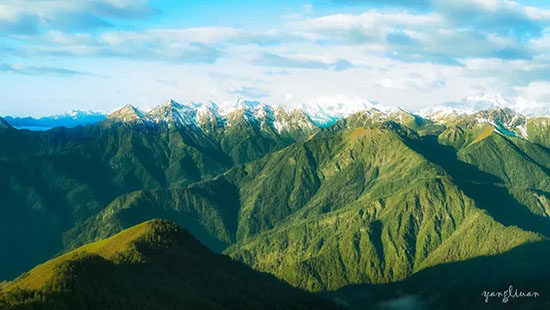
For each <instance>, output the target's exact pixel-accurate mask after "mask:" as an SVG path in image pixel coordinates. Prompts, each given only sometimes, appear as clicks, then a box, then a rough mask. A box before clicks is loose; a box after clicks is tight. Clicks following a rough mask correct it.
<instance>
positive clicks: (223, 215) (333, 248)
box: [66, 114, 549, 291]
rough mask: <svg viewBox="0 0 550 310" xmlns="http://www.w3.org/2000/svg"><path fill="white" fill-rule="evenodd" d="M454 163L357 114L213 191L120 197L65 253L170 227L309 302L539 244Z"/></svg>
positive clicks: (499, 187)
mask: <svg viewBox="0 0 550 310" xmlns="http://www.w3.org/2000/svg"><path fill="white" fill-rule="evenodd" d="M466 130H467V129H466ZM501 138H502V137H501V136H495V139H501ZM488 139H493V138H492V137H491V138H488ZM488 141H490V140H487V142H488ZM484 145H485V144H484V142H483V141H481V142H479V143H476V144H474V145H472V146H471V147H472V148H474V147H478V146H479V147H484ZM460 152H462V151H460ZM514 152H516V151H514ZM516 153H517V152H516ZM516 153H510V156H516V155H517V154H516ZM459 154H461V153H458V154H457V150H456V149H454V148H453V147H450V146H445V145H444V144H440V143H438V142H437V140H435V137H434V136H431V135H426V136H424V137H421V136H419V135H418V134H416V133H415V132H414V131H412V130H411V129H409V128H407V127H404V126H401V125H399V124H397V123H394V122H383V123H380V122H378V121H372V118H370V117H368V116H366V115H364V114H358V115H355V116H353V117H351V118H349V119H347V120H346V121H343V122H339V123H337V124H335V125H334V126H333V127H331V128H327V129H324V130H322V131H321V132H319V133H318V134H316V135H315V136H313V137H311V138H309V139H307V140H305V141H301V142H298V143H295V144H293V145H291V146H289V147H287V148H285V149H283V150H281V151H278V152H275V153H273V154H270V155H269V156H266V157H264V158H262V159H260V160H258V161H254V162H251V163H249V164H246V165H244V166H238V167H235V168H233V169H231V170H229V171H228V172H226V173H224V174H223V175H222V176H219V177H217V178H215V179H213V180H210V181H204V182H201V183H198V184H194V185H192V186H189V187H176V188H173V189H171V190H164V191H163V190H160V191H138V192H135V193H132V194H131V195H127V196H124V197H119V198H117V199H116V200H115V201H114V202H113V203H112V204H110V205H109V207H107V208H106V209H105V210H103V211H102V212H100V213H99V214H97V215H96V216H94V217H92V218H90V219H88V220H87V221H86V222H85V223H84V224H83V225H79V226H77V227H76V228H75V229H73V230H71V231H70V232H69V233H68V234H67V235H66V237H67V239H68V240H72V241H73V242H74V243H73V246H74V245H78V244H82V243H84V242H87V241H89V240H95V239H97V238H102V237H105V236H108V235H109V234H112V233H114V232H116V231H119V230H121V229H123V228H124V227H127V226H128V225H133V224H135V223H136V222H139V221H142V220H144V219H147V217H151V216H153V217H157V216H161V217H166V218H174V219H176V220H177V221H178V223H181V224H182V225H185V226H186V227H187V226H189V227H190V228H189V229H190V230H192V231H193V233H194V234H196V235H197V236H198V237H199V239H200V240H201V241H203V242H205V244H209V245H211V246H213V247H214V248H215V249H216V250H219V249H223V248H224V247H226V246H228V245H229V248H227V249H226V250H225V251H226V253H228V254H229V255H231V256H232V257H234V258H236V259H239V260H241V261H244V262H246V263H247V264H249V265H251V266H253V267H254V268H256V269H259V270H262V271H267V272H270V273H273V274H275V275H276V276H277V277H279V278H282V279H284V280H286V281H288V282H289V283H291V284H293V285H296V286H299V287H302V288H306V289H308V290H314V291H317V290H326V289H329V290H332V289H337V288H339V287H342V286H346V285H349V284H354V283H385V282H389V281H396V280H402V279H404V278H406V277H408V276H410V275H411V274H414V273H416V272H419V271H420V270H423V269H425V268H427V267H430V266H434V265H438V264H441V263H447V262H453V261H460V260H465V259H470V258H473V257H477V256H481V255H497V254H500V253H504V252H506V251H508V250H510V249H512V248H514V247H517V246H519V245H521V244H525V243H528V242H533V241H538V240H543V239H544V238H545V236H546V235H547V232H548V230H547V228H548V227H549V225H548V221H547V219H546V218H544V217H541V216H538V215H537V214H536V213H533V212H531V211H530V209H529V208H528V207H526V206H525V205H523V204H522V203H520V202H518V201H517V200H515V199H514V196H513V195H512V194H511V193H510V192H509V188H508V187H507V183H505V182H503V181H501V180H500V179H499V178H498V177H497V176H494V175H491V174H489V173H487V172H484V171H482V170H480V169H479V168H478V167H477V166H476V165H473V164H469V163H467V162H464V161H461V160H460V159H459V158H458V156H459ZM488 154H489V153H488ZM480 156H481V157H483V156H485V155H483V154H480ZM517 156H519V155H517ZM541 156H543V155H541ZM480 166H481V165H480ZM514 180H515V179H514ZM513 182H516V181H513ZM543 183H544V182H543ZM514 184H516V183H514ZM519 185H521V184H519V183H518V186H519ZM510 188H511V187H510ZM518 188H521V189H525V187H518ZM484 193H485V194H487V195H485V196H484V195H483V194H484ZM216 194H218V197H216V198H215V196H216ZM219 197H221V198H219ZM491 200H494V202H495V203H493V202H492V201H491ZM500 203H503V204H502V206H503V208H500V205H499V204H500Z"/></svg>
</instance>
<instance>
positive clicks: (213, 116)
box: [108, 98, 316, 134]
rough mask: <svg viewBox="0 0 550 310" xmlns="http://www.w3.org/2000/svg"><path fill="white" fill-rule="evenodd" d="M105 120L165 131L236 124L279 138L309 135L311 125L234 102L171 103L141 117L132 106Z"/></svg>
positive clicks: (283, 112) (300, 117) (293, 113)
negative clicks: (279, 135)
mask: <svg viewBox="0 0 550 310" xmlns="http://www.w3.org/2000/svg"><path fill="white" fill-rule="evenodd" d="M108 119H109V120H111V121H115V120H116V121H118V122H130V123H140V124H147V125H163V126H168V127H193V128H200V129H202V130H209V129H212V128H220V127H227V128H229V127H231V126H233V125H236V124H238V123H240V122H247V123H249V124H253V125H258V126H259V127H260V128H261V129H262V130H268V131H274V132H277V133H279V134H281V133H283V132H285V133H290V132H292V131H293V130H300V131H303V132H312V131H313V130H314V129H316V126H315V124H314V123H313V122H312V121H311V120H310V119H309V117H308V116H307V115H306V114H305V113H303V112H302V111H300V110H287V109H283V108H281V107H271V106H269V105H266V104H263V103H260V102H256V101H247V100H244V99H242V98H238V99H237V100H236V101H234V102H226V103H223V104H222V105H220V106H218V105H217V104H215V103H213V102H208V103H197V102H189V103H186V104H181V103H178V102H176V101H174V100H172V99H171V100H168V101H167V102H165V103H163V104H161V105H158V106H155V107H153V108H152V109H151V110H150V111H148V112H147V113H144V112H142V111H140V110H138V109H136V108H135V107H133V106H126V107H124V108H122V109H120V110H117V111H115V112H113V113H112V114H110V115H109V118H108Z"/></svg>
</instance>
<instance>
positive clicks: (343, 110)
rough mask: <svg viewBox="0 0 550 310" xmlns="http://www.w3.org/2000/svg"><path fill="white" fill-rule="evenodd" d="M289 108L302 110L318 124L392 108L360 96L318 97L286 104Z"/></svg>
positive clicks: (326, 123) (325, 124)
mask: <svg viewBox="0 0 550 310" xmlns="http://www.w3.org/2000/svg"><path fill="white" fill-rule="evenodd" d="M287 106H288V107H290V108H295V109H299V110H302V111H303V112H304V113H306V114H307V115H309V117H310V118H311V119H312V120H313V121H314V122H315V123H316V124H318V125H320V126H329V125H331V124H333V123H334V122H336V121H337V120H339V119H342V118H345V117H348V116H350V115H352V114H354V113H357V112H360V111H365V110H370V109H378V110H381V111H387V110H390V109H392V108H388V107H384V106H381V105H378V104H376V103H373V102H371V101H368V100H365V99H363V98H360V97H347V96H335V97H320V98H316V99H312V100H309V101H307V102H298V101H297V102H294V103H291V104H289V105H287Z"/></svg>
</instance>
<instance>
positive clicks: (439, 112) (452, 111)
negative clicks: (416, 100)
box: [418, 94, 512, 120]
mask: <svg viewBox="0 0 550 310" xmlns="http://www.w3.org/2000/svg"><path fill="white" fill-rule="evenodd" d="M511 105H512V102H511V101H510V100H508V99H505V98H503V97H502V96H501V95H494V94H478V95H473V96H468V97H466V98H464V99H462V100H460V101H456V102H446V103H443V104H442V105H439V106H435V107H431V108H426V109H423V110H420V111H418V113H419V114H420V115H421V116H423V117H427V118H431V119H434V120H445V119H447V118H449V117H456V116H459V115H472V114H474V113H477V112H480V111H486V110H491V109H497V108H505V107H510V106H511Z"/></svg>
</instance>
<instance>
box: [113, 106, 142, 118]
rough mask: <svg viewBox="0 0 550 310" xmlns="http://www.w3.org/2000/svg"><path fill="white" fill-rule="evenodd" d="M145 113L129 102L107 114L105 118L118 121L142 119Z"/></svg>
mask: <svg viewBox="0 0 550 310" xmlns="http://www.w3.org/2000/svg"><path fill="white" fill-rule="evenodd" d="M144 115H145V113H144V112H143V111H141V110H140V109H138V108H136V107H134V106H133V105H131V104H127V105H125V106H123V107H122V108H120V109H118V110H116V111H115V112H113V113H111V114H109V116H108V117H107V119H109V120H116V121H120V122H133V121H139V120H143V118H144Z"/></svg>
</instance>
